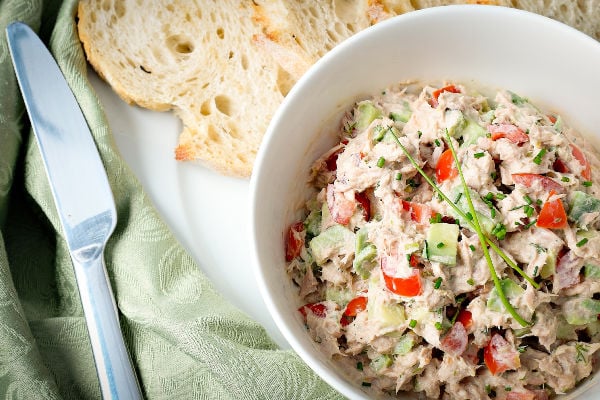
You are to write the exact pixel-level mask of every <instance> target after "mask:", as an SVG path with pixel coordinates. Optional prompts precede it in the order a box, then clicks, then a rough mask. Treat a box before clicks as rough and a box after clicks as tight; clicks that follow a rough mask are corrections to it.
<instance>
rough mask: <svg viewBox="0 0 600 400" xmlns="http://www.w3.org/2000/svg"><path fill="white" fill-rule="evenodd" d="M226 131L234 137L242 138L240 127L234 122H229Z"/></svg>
mask: <svg viewBox="0 0 600 400" xmlns="http://www.w3.org/2000/svg"><path fill="white" fill-rule="evenodd" d="M225 132H226V133H227V134H228V135H229V136H231V137H232V138H233V139H236V140H238V139H241V138H242V135H240V132H239V131H238V128H237V126H236V124H234V123H231V122H228V123H227V129H226V130H225Z"/></svg>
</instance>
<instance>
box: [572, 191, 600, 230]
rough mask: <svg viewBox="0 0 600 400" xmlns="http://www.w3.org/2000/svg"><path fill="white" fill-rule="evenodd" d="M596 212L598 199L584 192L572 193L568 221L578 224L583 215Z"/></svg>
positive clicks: (599, 206) (598, 206) (599, 207)
mask: <svg viewBox="0 0 600 400" xmlns="http://www.w3.org/2000/svg"><path fill="white" fill-rule="evenodd" d="M597 211H600V199H597V198H595V197H594V196H592V195H589V194H587V193H584V192H580V191H575V192H573V195H572V197H571V207H570V210H569V219H570V220H571V221H574V222H577V223H578V224H579V223H580V221H581V218H582V217H583V215H584V214H587V213H591V212H597Z"/></svg>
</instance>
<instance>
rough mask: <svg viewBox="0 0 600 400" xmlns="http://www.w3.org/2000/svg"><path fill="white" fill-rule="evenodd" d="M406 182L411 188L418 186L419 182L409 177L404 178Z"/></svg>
mask: <svg viewBox="0 0 600 400" xmlns="http://www.w3.org/2000/svg"><path fill="white" fill-rule="evenodd" d="M406 184H407V185H408V186H410V187H411V188H416V187H418V186H419V183H418V182H417V181H416V180H414V179H412V178H410V179H407V180H406Z"/></svg>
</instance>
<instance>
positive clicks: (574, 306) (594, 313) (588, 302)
mask: <svg viewBox="0 0 600 400" xmlns="http://www.w3.org/2000/svg"><path fill="white" fill-rule="evenodd" d="M562 311H563V314H564V316H565V319H566V320H567V322H568V323H569V324H571V325H585V324H589V323H591V322H594V321H597V320H598V314H600V300H594V299H590V298H585V297H577V298H574V299H571V300H567V301H566V302H565V303H564V304H563V305H562Z"/></svg>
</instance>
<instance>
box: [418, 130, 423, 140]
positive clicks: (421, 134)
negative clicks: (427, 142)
mask: <svg viewBox="0 0 600 400" xmlns="http://www.w3.org/2000/svg"><path fill="white" fill-rule="evenodd" d="M417 135H418V136H419V139H421V136H423V132H421V131H417Z"/></svg>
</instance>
